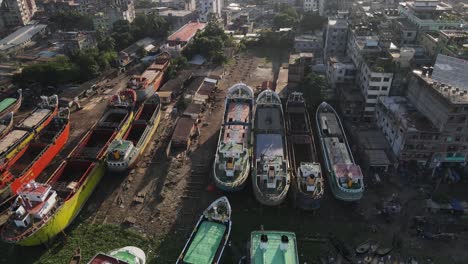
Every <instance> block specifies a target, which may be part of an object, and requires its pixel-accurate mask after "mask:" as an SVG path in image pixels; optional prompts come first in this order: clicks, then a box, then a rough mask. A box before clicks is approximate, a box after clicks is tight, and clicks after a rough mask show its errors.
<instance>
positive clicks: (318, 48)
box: [294, 32, 323, 56]
mask: <svg viewBox="0 0 468 264" xmlns="http://www.w3.org/2000/svg"><path fill="white" fill-rule="evenodd" d="M320 33H321V32H318V34H314V35H312V34H307V35H306V34H303V35H299V36H297V37H295V38H294V51H296V52H312V53H314V55H315V56H320V55H321V53H322V51H323V36H322V34H320Z"/></svg>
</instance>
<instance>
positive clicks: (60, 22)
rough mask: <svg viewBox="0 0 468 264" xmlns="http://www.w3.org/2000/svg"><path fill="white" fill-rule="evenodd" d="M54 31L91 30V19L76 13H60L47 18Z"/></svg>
mask: <svg viewBox="0 0 468 264" xmlns="http://www.w3.org/2000/svg"><path fill="white" fill-rule="evenodd" d="M49 21H50V22H51V26H52V28H54V29H59V30H62V31H75V30H93V28H94V25H93V18H92V17H91V16H90V15H83V14H80V13H79V12H77V11H60V12H57V13H56V14H54V15H52V16H51V17H50V18H49Z"/></svg>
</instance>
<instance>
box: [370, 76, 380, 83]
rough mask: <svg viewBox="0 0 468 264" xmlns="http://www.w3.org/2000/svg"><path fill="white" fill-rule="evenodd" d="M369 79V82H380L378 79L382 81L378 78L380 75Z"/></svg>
mask: <svg viewBox="0 0 468 264" xmlns="http://www.w3.org/2000/svg"><path fill="white" fill-rule="evenodd" d="M370 80H371V82H380V81H382V78H380V77H371V78H370Z"/></svg>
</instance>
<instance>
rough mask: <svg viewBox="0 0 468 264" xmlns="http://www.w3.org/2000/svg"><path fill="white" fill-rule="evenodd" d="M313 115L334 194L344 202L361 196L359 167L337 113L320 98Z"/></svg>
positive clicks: (362, 184)
mask: <svg viewBox="0 0 468 264" xmlns="http://www.w3.org/2000/svg"><path fill="white" fill-rule="evenodd" d="M315 117H316V120H315V121H316V124H317V130H318V133H319V138H320V145H321V147H322V153H323V158H324V161H325V165H326V170H327V174H328V183H329V185H330V189H331V190H332V193H333V196H335V198H336V199H338V200H342V201H347V202H353V201H358V200H360V199H361V198H362V196H363V193H364V183H363V176H362V172H361V168H360V167H359V165H357V164H355V162H354V157H353V154H352V152H351V148H350V147H349V145H348V140H347V139H346V134H345V132H344V129H343V126H342V124H341V121H340V118H339V116H338V114H337V113H336V111H335V109H333V107H332V106H330V105H329V104H327V103H325V102H323V103H322V104H320V106H319V107H318V108H317V113H316V116H315ZM347 185H348V187H346V186H347Z"/></svg>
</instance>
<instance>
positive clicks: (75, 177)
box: [51, 160, 93, 199]
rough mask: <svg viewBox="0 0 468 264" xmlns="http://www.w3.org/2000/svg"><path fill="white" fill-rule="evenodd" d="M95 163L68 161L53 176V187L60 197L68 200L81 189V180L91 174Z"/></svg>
mask: <svg viewBox="0 0 468 264" xmlns="http://www.w3.org/2000/svg"><path fill="white" fill-rule="evenodd" d="M92 165H93V162H91V161H84V160H67V161H66V162H65V164H63V163H62V165H61V166H60V167H59V169H57V171H56V173H54V175H52V176H51V177H52V179H51V185H52V188H53V189H54V190H55V191H57V194H58V196H59V197H61V198H63V199H66V198H67V197H68V195H69V194H70V193H72V192H74V191H75V190H77V189H78V188H79V187H80V180H81V178H82V177H83V176H85V175H86V173H89V170H90V169H91V166H92Z"/></svg>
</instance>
